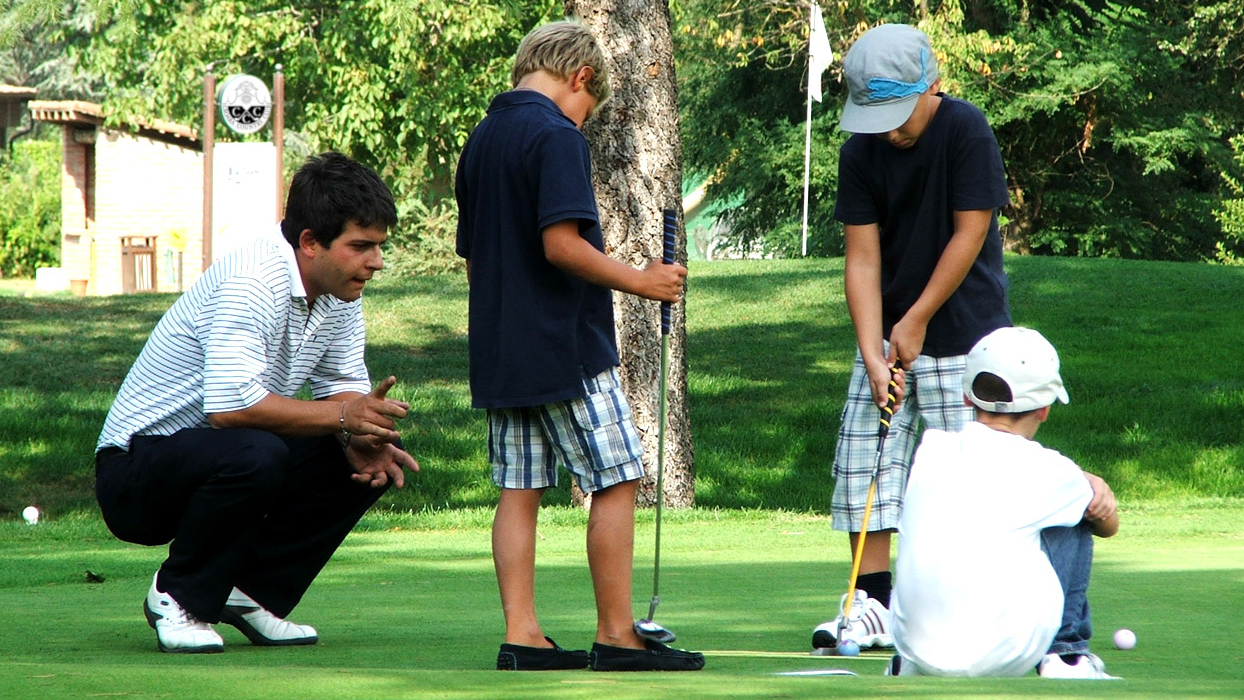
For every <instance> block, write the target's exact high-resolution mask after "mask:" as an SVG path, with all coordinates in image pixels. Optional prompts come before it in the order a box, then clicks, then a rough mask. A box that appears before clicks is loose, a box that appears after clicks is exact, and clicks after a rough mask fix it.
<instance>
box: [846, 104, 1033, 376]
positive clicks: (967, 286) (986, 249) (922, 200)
mask: <svg viewBox="0 0 1244 700" xmlns="http://www.w3.org/2000/svg"><path fill="white" fill-rule="evenodd" d="M939 94H940V93H939ZM941 97H942V101H941V104H940V105H939V106H938V109H937V112H935V113H934V115H933V118H932V119H931V120H930V121H929V124H928V126H927V127H926V129H925V132H924V134H922V135H921V137H920V139H919V140H918V141H916V143H915V145H914V146H912V147H911V148H908V149H900V148H895V147H893V146H891V145H890V144H889V143H887V142H885V141H884V140H882V139H879V138H877V137H876V136H874V135H872V134H855V135H853V136H851V137H850V138H848V139H847V141H846V143H844V144H843V145H842V148H841V150H840V151H839V158H838V200H837V204H836V206H835V208H834V218H836V219H838V220H839V221H841V222H842V223H844V224H853V225H865V224H872V223H876V224H878V227H879V228H880V230H881V303H882V322H883V329H884V333H885V337H886V338H889V337H890V330H891V329H893V328H894V324H895V323H897V322H898V321H899V319H901V318H902V317H903V314H905V313H907V311H908V310H909V309H910V308H911V307H912V305H913V304H915V303H916V300H917V299H918V298H919V297H920V294H921V293H922V292H923V291H924V288H925V287H926V286H927V285H928V283H929V278H930V277H932V275H933V268H934V267H936V266H937V262H938V260H940V259H941V255H942V252H943V251H944V250H946V245H947V244H948V243H949V242H950V238H951V236H953V235H954V232H955V225H954V213H955V212H956V211H971V210H979V209H993V210H994V214H993V218H992V220H991V221H990V223H989V233H988V235H987V236H986V238H985V243H984V245H983V246H982V247H981V251H980V254H979V255H977V257H976V260H975V262H973V263H972V268H971V269H970V270H969V271H968V274H967V277H966V278H965V279H964V280H963V283H962V284H960V285H959V288H958V289H956V290H955V292H954V294H952V295H951V296H950V298H949V299H947V300H946V303H944V304H943V305H942V307H941V308H940V309H939V310H938V311H937V313H935V314H934V315H933V318H932V319H931V320H930V321H929V326H928V331H927V333H926V335H925V339H924V349H923V350H922V353H923V354H925V355H929V356H931V357H949V356H954V355H966V354H967V352H968V351H969V350H971V349H972V346H973V345H975V344H976V341H977V340H980V339H981V338H982V337H984V336H985V335H988V334H989V333H990V332H991V331H993V330H996V329H998V328H1003V327H1006V326H1010V325H1011V314H1010V311H1009V310H1008V306H1007V278H1006V272H1005V271H1004V270H1003V268H1002V236H1001V235H1000V234H999V232H998V213H997V209H998V207H1003V206H1006V205H1007V204H1008V203H1009V201H1010V199H1009V196H1008V194H1007V189H1006V172H1005V170H1004V169H1003V165H1002V154H1001V152H999V150H998V142H997V139H995V138H994V134H993V129H991V128H990V127H989V122H988V120H986V118H985V115H984V114H982V113H981V111H980V110H979V109H977V108H976V107H975V106H974V105H972V104H971V103H969V102H965V101H963V100H959V99H955V98H953V97H948V96H946V95H944V94H942V95H941Z"/></svg>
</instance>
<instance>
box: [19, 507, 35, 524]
mask: <svg viewBox="0 0 1244 700" xmlns="http://www.w3.org/2000/svg"><path fill="white" fill-rule="evenodd" d="M22 519H23V520H25V521H26V522H27V523H28V524H30V525H34V524H35V523H37V522H39V509H38V508H36V507H34V506H26V509H25V510H23V511H22Z"/></svg>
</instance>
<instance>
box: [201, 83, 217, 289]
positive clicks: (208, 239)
mask: <svg viewBox="0 0 1244 700" xmlns="http://www.w3.org/2000/svg"><path fill="white" fill-rule="evenodd" d="M212 68H213V64H211V63H209V64H207V68H206V70H205V71H204V74H203V266H202V267H200V268H199V272H200V274H201V273H203V272H206V271H207V268H208V267H209V266H211V264H212V167H213V166H212V150H213V149H214V148H215V147H216V74H215V73H213V72H212Z"/></svg>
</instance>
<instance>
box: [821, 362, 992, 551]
mask: <svg viewBox="0 0 1244 700" xmlns="http://www.w3.org/2000/svg"><path fill="white" fill-rule="evenodd" d="M966 360H967V356H966V355H954V356H951V357H929V356H927V355H920V356H919V357H917V358H916V361H915V363H913V365H912V368H911V369H909V370H907V393H906V395H905V396H904V398H903V403H902V404H901V405H900V406H899V409H898V412H897V413H895V414H894V417H893V418H892V419H891V420H890V433H889V436H888V437H887V438H886V441H885V446H884V447H883V448H882V455H881V471H880V472H879V473H878V475H877V493H876V495H875V496H874V497H873V508H872V514H871V515H870V516H869V519H868V529H869V531H870V532H874V531H877V530H892V529H894V528H896V527H898V517H899V514H900V513H901V511H902V509H903V492H904V491H906V489H907V475H908V474H909V473H910V471H911V458H912V453H913V452H914V451H915V446H916V438H917V437H918V436H919V433H920V431H921V429H922V428H923V427H924V426H928V427H930V428H937V429H939V430H947V431H952V432H957V431H959V430H960V429H961V428H963V426H964V424H965V423H967V422H969V421H971V420H972V418H973V416H974V414H973V411H972V409H971V408H969V407H967V406H966V405H964V403H963V371H964V367H965V363H966ZM880 418H881V412H880V411H879V410H878V409H877V404H875V403H873V395H872V390H871V389H869V386H868V372H866V371H865V370H864V360H863V358H862V357H861V356H860V354H859V353H858V352H856V355H855V366H854V368H853V369H852V370H851V384H850V386H849V387H848V389H847V403H846V405H845V406H844V407H843V409H842V425H841V427H840V428H839V430H838V447H837V450H836V453H835V454H834V468H833V476H834V495H833V499H832V501H831V502H830V513H831V514H832V515H833V523H834V524H833V527H834V529H835V530H843V531H846V532H859V531H860V528H861V527H862V526H863V523H864V504H865V503H866V502H867V500H868V483H869V482H870V481H871V480H872V475H873V469H874V468H875V467H876V464H877V427H878V422H879V421H880Z"/></svg>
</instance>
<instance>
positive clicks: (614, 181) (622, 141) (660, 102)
mask: <svg viewBox="0 0 1244 700" xmlns="http://www.w3.org/2000/svg"><path fill="white" fill-rule="evenodd" d="M565 5H566V14H567V15H574V16H577V17H580V18H581V19H582V20H583V22H584V24H586V25H587V26H588V27H589V28H591V30H592V33H594V34H595V35H596V37H597V39H598V40H599V41H600V43H601V47H602V48H603V49H604V51H605V56H606V58H607V60H608V61H609V70H610V85H611V86H612V88H613V99H612V100H610V101H609V102H608V103H606V104H605V106H604V107H603V108H602V109H600V110H598V111H597V114H596V115H595V116H593V117H592V118H591V119H589V120H588V121H587V122H586V123H584V125H583V130H584V133H585V134H586V135H587V139H588V142H589V143H590V144H591V149H592V168H593V179H594V181H595V185H596V196H597V202H598V205H599V207H600V216H601V226H602V228H603V231H604V235H605V248H606V252H607V253H608V254H609V255H610V256H611V257H613V258H615V259H617V260H621V261H623V262H626V263H628V264H630V265H633V266H636V267H641V266H644V265H646V264H647V262H648V261H649V260H651V259H654V258H660V257H661V235H662V217H661V212H662V210H664V209H671V208H672V209H674V210H675V211H677V212H678V219H679V221H678V224H679V226H678V229H679V230H678V245H677V253H676V258H677V260H678V261H679V262H681V263H683V264H686V260H687V243H686V235H685V232H684V229H683V216H682V204H681V202H682V145H681V142H680V140H679V136H678V89H677V85H676V84H675V82H674V48H673V41H672V39H671V37H670V17H669V7H668V6H667V4H666V3H664V2H652V1H651V0H566V3H565ZM683 306H684V305H683V304H676V305H674V313H673V317H672V323H671V329H670V336H669V358H670V362H669V365H670V368H669V370H670V371H669V385H668V386H669V409H668V411H669V413H668V417H667V421H666V435H665V478H664V482H665V483H664V490H665V503H666V504H667V505H670V506H673V507H690V506H691V505H693V504H694V502H695V471H694V462H693V455H692V448H691V423H690V420H689V419H688V415H687V365H686V356H685V355H684V353H683V348H684V341H685V339H686V316H685V314H684V312H683ZM614 313H615V315H616V318H617V332H618V349H619V351H620V353H621V356H622V368H621V375H622V384H623V387H624V389H625V391H626V395H627V397H628V398H629V399H630V402H631V409H632V411H633V412H634V417H635V426H636V427H637V428H638V429H639V433H640V435H641V436H642V438H643V444H644V464H645V466H646V468H647V469H646V471H647V476H645V477H644V481H643V482H642V484H641V485H640V489H639V497H638V502H639V504H640V505H651V504H653V503H655V502H656V476H657V474H656V472H657V468H656V467H657V448H658V444H657V432H658V415H659V414H658V411H659V408H660V403H659V402H660V388H659V386H660V384H659V381H660V374H661V323H660V309H659V304H657V303H656V302H653V301H648V300H646V299H641V298H639V297H635V296H631V295H629V294H620V293H615V294H614Z"/></svg>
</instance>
